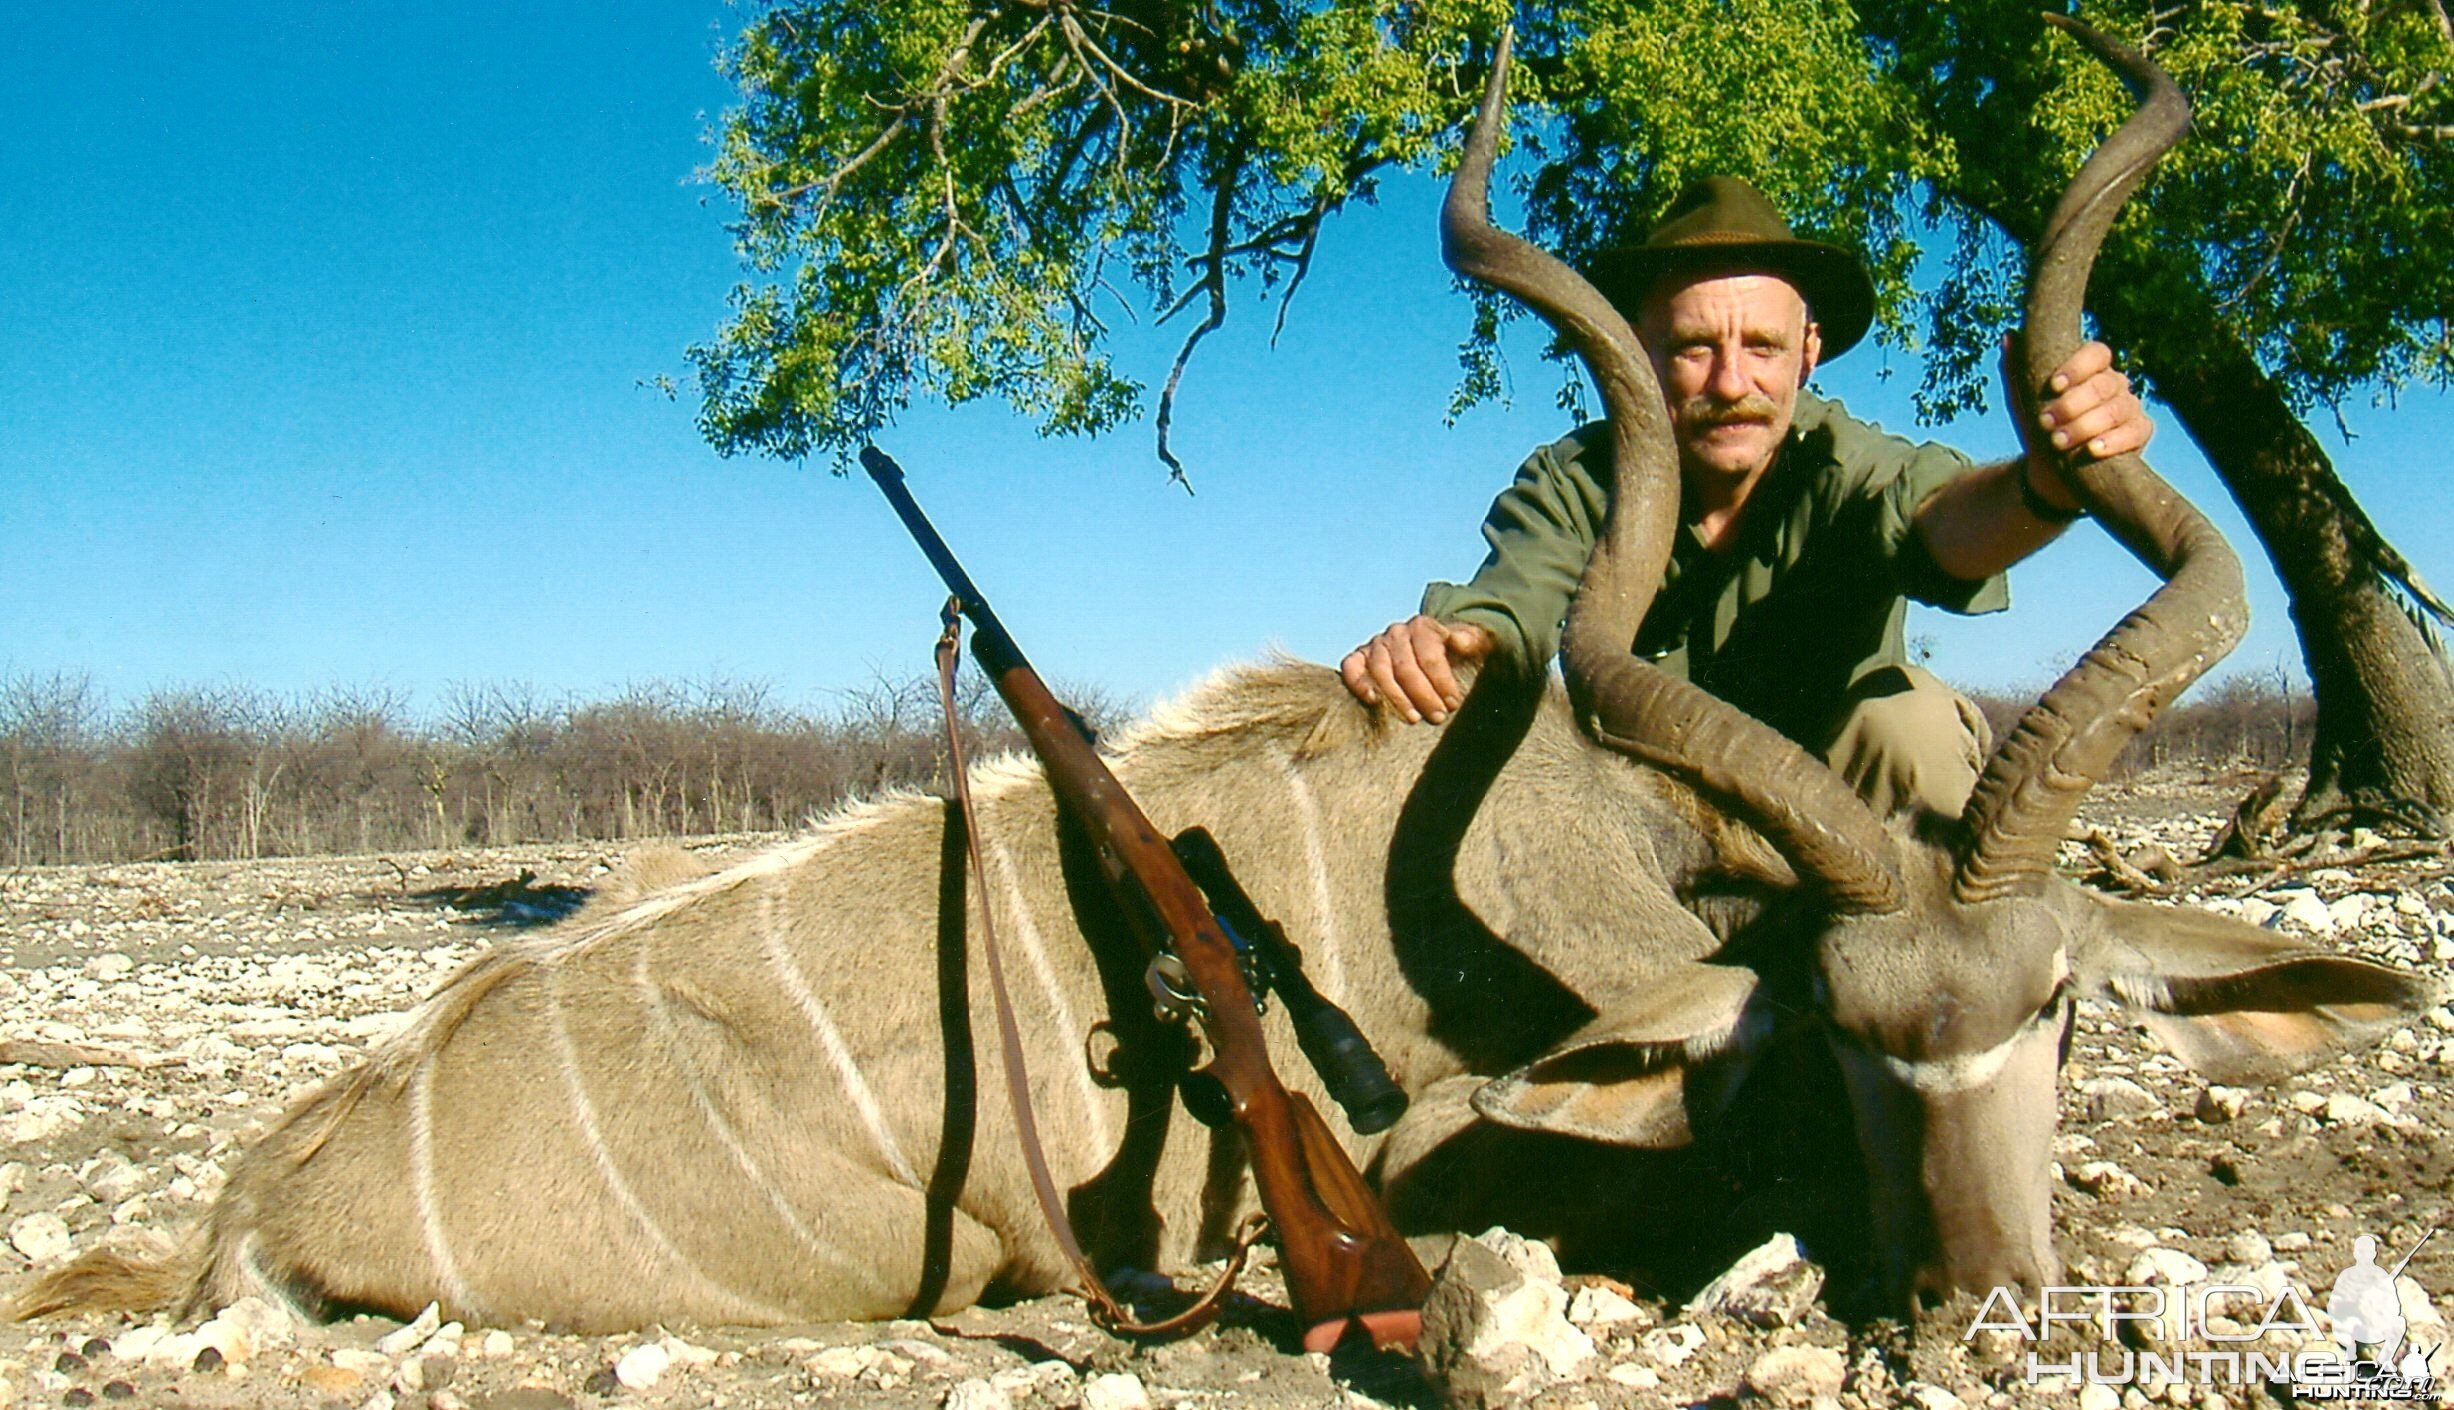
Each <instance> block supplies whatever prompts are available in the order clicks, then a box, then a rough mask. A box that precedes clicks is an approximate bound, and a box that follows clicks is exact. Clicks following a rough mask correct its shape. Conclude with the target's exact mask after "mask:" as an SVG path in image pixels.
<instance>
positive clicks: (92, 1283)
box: [0, 1224, 214, 1322]
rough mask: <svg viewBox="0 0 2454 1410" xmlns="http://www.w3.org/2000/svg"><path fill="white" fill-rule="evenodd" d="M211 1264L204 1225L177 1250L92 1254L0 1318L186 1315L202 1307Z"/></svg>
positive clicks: (7, 1306)
mask: <svg viewBox="0 0 2454 1410" xmlns="http://www.w3.org/2000/svg"><path fill="white" fill-rule="evenodd" d="M213 1262H214V1259H213V1237H212V1233H211V1230H210V1229H209V1228H208V1227H207V1226H205V1225H202V1224H199V1225H198V1226H197V1227H196V1228H194V1229H191V1230H189V1231H188V1233H187V1235H186V1236H185V1237H184V1238H182V1239H181V1240H180V1241H179V1242H178V1243H177V1244H176V1245H171V1246H167V1247H155V1248H150V1249H146V1248H132V1247H126V1246H122V1247H118V1248H98V1249H90V1250H88V1251H87V1252H85V1253H82V1254H79V1255H78V1256H77V1257H76V1258H74V1259H72V1260H71V1261H70V1262H69V1263H68V1264H67V1265H66V1266H65V1267H61V1268H56V1269H53V1270H52V1271H51V1272H48V1273H45V1274H43V1275H42V1276H41V1277H39V1278H37V1279H35V1280H34V1281H33V1282H31V1283H29V1284H27V1285H26V1286H25V1287H22V1288H20V1289H18V1290H17V1291H16V1292H15V1293H12V1294H10V1296H9V1297H8V1298H7V1299H6V1300H5V1301H0V1316H4V1317H6V1318H7V1319H8V1320H10V1321H12V1322H23V1321H27V1320H30V1319H32V1318H35V1317H53V1316H61V1315H71V1316H75V1315H99V1314H107V1313H114V1312H125V1313H132V1314H137V1315H140V1316H141V1315H145V1314H148V1313H154V1312H163V1311H173V1312H177V1311H185V1310H187V1309H188V1308H189V1307H190V1306H191V1305H192V1304H194V1303H196V1302H197V1301H199V1295H200V1294H201V1293H202V1292H203V1291H204V1283H205V1280H206V1276H207V1274H208V1273H209V1272H210V1270H211V1268H212V1266H213Z"/></svg>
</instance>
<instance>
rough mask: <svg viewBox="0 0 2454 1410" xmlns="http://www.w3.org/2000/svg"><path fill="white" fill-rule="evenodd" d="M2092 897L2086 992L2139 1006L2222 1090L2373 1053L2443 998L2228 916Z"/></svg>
mask: <svg viewBox="0 0 2454 1410" xmlns="http://www.w3.org/2000/svg"><path fill="white" fill-rule="evenodd" d="M2091 899H2092V900H2093V901H2094V903H2095V906H2096V907H2097V914H2098V917H2099V919H2100V920H2101V921H2102V922H2103V925H2102V927H2101V928H2100V930H2099V934H2098V937H2097V939H2096V943H2094V944H2092V945H2089V946H2087V947H2086V949H2085V950H2084V951H2082V952H2079V953H2075V954H2074V955H2073V956H2072V961H2073V968H2074V970H2075V971H2076V974H2077V977H2078V979H2079V982H2080V984H2081V985H2082V986H2083V988H2084V989H2086V990H2090V991H2093V992H2094V993H2095V994H2096V995H2097V996H2099V997H2106V998H2112V999H2115V1000H2118V1001H2119V1002H2121V1003H2123V1004H2124V1005H2126V1006H2128V1007H2129V1008H2130V1009H2131V1010H2132V1011H2133V1012H2134V1013H2135V1014H2136V1015H2137V1016H2138V1017H2139V1019H2140V1021H2141V1022H2144V1023H2145V1024H2146V1025H2147V1027H2148V1029H2149V1031H2151V1032H2153V1033H2154V1034H2155V1035H2156V1036H2157V1037H2158V1038H2160V1039H2162V1040H2163V1042H2164V1044H2165V1046H2167V1047H2169V1048H2171V1049H2172V1050H2173V1054H2174V1056H2176V1057H2178V1058H2180V1059H2181V1060H2182V1061H2183V1062H2185V1063H2188V1064H2189V1065H2190V1066H2191V1068H2193V1069H2194V1070H2196V1071H2197V1072H2198V1073H2199V1074H2200V1075H2201V1076H2203V1077H2206V1078H2208V1079H2209V1080H2211V1081H2215V1082H2225V1083H2236V1084H2243V1085H2248V1084H2256V1083H2265V1082H2272V1081H2275V1080H2276V1079H2278V1078H2281V1077H2285V1076H2288V1075H2290V1074H2292V1073H2295V1072H2299V1071H2301V1070H2303V1069H2305V1068H2309V1067H2313V1066H2315V1065H2317V1064H2318V1063H2321V1062H2324V1061H2326V1060H2327V1059H2329V1058H2332V1057H2334V1056H2336V1055H2337V1054H2339V1053H2343V1052H2347V1051H2350V1050H2351V1049H2353V1048H2357V1047H2363V1046H2366V1045H2367V1044H2368V1043H2370V1042H2372V1041H2374V1040H2376V1039H2377V1038H2378V1037H2380V1036H2382V1035H2383V1034H2384V1033H2385V1032H2386V1031H2387V1030H2389V1029H2391V1028H2392V1027H2394V1025H2396V1024H2397V1023H2402V1022H2406V1021H2408V1020H2409V1019H2410V1018H2411V1017H2412V1016H2413V1015H2415V1014H2418V1013H2421V1012H2423V1011H2425V1010H2426V1009H2427V1008H2428V1007H2429V1005H2431V1004H2433V1003H2436V1002H2437V1001H2438V998H2439V993H2438V987H2437V986H2436V985H2435V984H2434V983H2432V982H2431V981H2429V980H2427V979H2424V978H2422V977H2421V976H2419V975H2415V974H2405V973H2403V972H2402V971H2400V970H2393V969H2388V968H2386V967H2385V966H2384V965H2377V964H2371V963H2369V962H2368V961H2366V960H2356V959H2351V958H2348V957H2346V956H2343V955H2337V954H2331V953H2328V952H2326V951H2323V950H2316V949H2312V948H2310V947H2309V946H2307V945H2304V944H2301V943H2299V942H2296V941H2293V940H2290V939H2287V938H2285V937H2283V936H2280V935H2275V934H2272V933H2270V932H2268V931H2265V930H2261V929H2259V928H2258V927H2257V926H2254V925H2250V924H2248V923H2246V922H2244V921H2239V920H2235V919H2233V918H2231V917H2229V916H2220V915H2212V914H2210V913H2208V912H2206V911H2200V910H2193V909H2189V908H2186V907H2175V906H2151V905H2144V904H2141V903H2139V902H2136V901H2117V900H2114V899H2112V898H2110V897H2103V896H2098V897H2093V898H2091Z"/></svg>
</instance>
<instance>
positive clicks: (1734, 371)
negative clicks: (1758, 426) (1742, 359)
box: [1708, 353, 1754, 401]
mask: <svg viewBox="0 0 2454 1410" xmlns="http://www.w3.org/2000/svg"><path fill="white" fill-rule="evenodd" d="M1708 390H1710V391H1711V392H1712V394H1713V395H1714V397H1716V398H1718V399H1719V400H1721V401H1737V400H1738V399H1740V398H1741V397H1744V396H1746V395H1747V393H1749V392H1751V391H1753V390H1754V388H1753V387H1752V386H1750V385H1749V384H1748V382H1747V376H1746V374H1745V373H1744V372H1742V371H1740V370H1739V366H1738V359H1737V358H1735V357H1731V356H1729V355H1728V354H1726V353H1725V354H1722V355H1719V356H1716V357H1715V358H1714V359H1713V376H1712V381H1711V382H1710V383H1709V384H1708Z"/></svg>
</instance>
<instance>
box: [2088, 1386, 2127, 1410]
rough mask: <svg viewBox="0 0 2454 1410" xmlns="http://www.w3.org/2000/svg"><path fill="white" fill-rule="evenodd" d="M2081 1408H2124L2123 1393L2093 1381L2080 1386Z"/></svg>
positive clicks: (2109, 1409) (2098, 1409) (2118, 1409)
mask: <svg viewBox="0 0 2454 1410" xmlns="http://www.w3.org/2000/svg"><path fill="white" fill-rule="evenodd" d="M2079 1410H2122V1393H2121V1392H2120V1391H2118V1390H2115V1389H2114V1388H2113V1387H2111V1386H2109V1385H2099V1384H2097V1383H2096V1382H2093V1381H2091V1382H2089V1383H2088V1384H2086V1385H2083V1386H2081V1387H2080V1388H2079Z"/></svg>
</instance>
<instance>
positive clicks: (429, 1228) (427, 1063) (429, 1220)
mask: <svg viewBox="0 0 2454 1410" xmlns="http://www.w3.org/2000/svg"><path fill="white" fill-rule="evenodd" d="M434 1075H435V1059H434V1055H433V1054H431V1053H429V1054H428V1055H427V1056H426V1059H425V1060H424V1061H423V1062H420V1063H419V1064H418V1066H417V1071H416V1072H414V1073H412V1074H410V1077H409V1188H410V1190H411V1192H412V1194H413V1195H414V1196H415V1198H416V1200H417V1206H418V1226H419V1228H420V1229H421V1230H422V1231H423V1233H424V1237H425V1241H426V1256H427V1257H428V1258H431V1259H433V1260H434V1264H435V1281H436V1282H439V1283H441V1284H442V1285H443V1295H444V1297H445V1298H447V1299H449V1301H450V1302H451V1306H452V1312H453V1314H454V1315H456V1316H459V1317H462V1318H465V1319H467V1320H470V1321H479V1320H483V1318H484V1316H485V1305H484V1304H483V1303H480V1302H479V1301H478V1300H477V1294H475V1293H473V1292H471V1291H469V1280H468V1279H467V1278H464V1277H462V1276H461V1273H460V1264H459V1262H458V1260H456V1259H454V1258H453V1257H452V1246H451V1243H450V1241H449V1240H448V1239H446V1238H445V1237H444V1234H443V1202H442V1200H441V1199H439V1198H437V1197H436V1194H435V1150H434V1130H435V1104H434Z"/></svg>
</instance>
